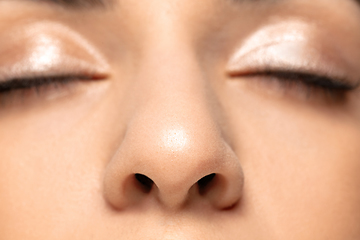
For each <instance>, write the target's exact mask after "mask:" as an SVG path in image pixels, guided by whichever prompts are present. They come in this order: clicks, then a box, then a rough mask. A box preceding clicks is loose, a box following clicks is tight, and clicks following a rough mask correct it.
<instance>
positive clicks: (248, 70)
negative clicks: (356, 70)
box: [226, 21, 358, 85]
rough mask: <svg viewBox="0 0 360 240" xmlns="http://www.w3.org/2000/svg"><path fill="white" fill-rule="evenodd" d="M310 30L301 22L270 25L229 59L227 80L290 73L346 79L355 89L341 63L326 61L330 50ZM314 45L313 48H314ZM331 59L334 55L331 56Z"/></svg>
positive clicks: (349, 75)
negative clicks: (230, 77) (265, 73)
mask: <svg viewBox="0 0 360 240" xmlns="http://www.w3.org/2000/svg"><path fill="white" fill-rule="evenodd" d="M313 35H315V34H314V33H313V32H312V31H311V26H309V24H306V23H302V22H301V21H293V22H291V21H290V22H285V23H284V22H282V23H279V24H274V25H270V26H267V27H264V28H262V29H260V30H259V31H257V32H255V33H254V34H253V35H251V36H250V37H249V38H247V39H246V40H245V41H244V42H243V44H241V46H240V48H239V49H238V50H237V51H235V54H233V56H232V57H231V58H230V61H229V62H228V65H227V66H226V71H227V73H228V75H229V76H242V75H248V74H256V73H258V72H260V73H261V72H264V71H273V72H275V71H282V70H286V71H293V72H303V73H314V74H316V75H322V76H332V78H335V79H348V80H349V81H351V82H349V84H351V85H356V84H357V82H358V79H356V77H354V76H352V75H351V71H348V69H347V68H346V65H344V62H346V61H343V59H341V57H340V56H337V57H338V59H334V58H331V57H329V54H328V53H329V52H331V50H332V49H331V45H330V46H326V47H324V46H322V47H321V48H320V47H318V46H317V44H318V45H319V44H322V43H323V42H321V41H322V39H321V38H316V37H314V36H313ZM314 43H316V44H314ZM332 55H334V53H332Z"/></svg>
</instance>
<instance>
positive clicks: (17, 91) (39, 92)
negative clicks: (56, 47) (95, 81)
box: [0, 75, 90, 104]
mask: <svg viewBox="0 0 360 240" xmlns="http://www.w3.org/2000/svg"><path fill="white" fill-rule="evenodd" d="M88 79H90V77H89V76H81V75H80V76H76V75H59V76H36V77H24V78H13V79H10V80H6V81H0V103H1V104H4V103H7V102H12V100H18V99H20V100H24V99H26V98H28V97H34V96H38V97H41V96H43V95H46V94H47V93H48V92H49V91H50V89H51V90H56V91H60V90H65V89H64V88H65V87H68V86H69V85H70V84H71V83H75V82H77V81H81V80H88Z"/></svg>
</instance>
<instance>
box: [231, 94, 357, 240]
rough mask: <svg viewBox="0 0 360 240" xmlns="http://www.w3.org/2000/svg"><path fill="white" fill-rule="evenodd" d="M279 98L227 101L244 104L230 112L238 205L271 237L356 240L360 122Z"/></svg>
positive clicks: (234, 107)
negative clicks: (240, 190) (239, 170)
mask: <svg viewBox="0 0 360 240" xmlns="http://www.w3.org/2000/svg"><path fill="white" fill-rule="evenodd" d="M245 95H246V94H245ZM240 98H241V99H240ZM283 101H284V102H281V103H280V102H277V101H274V100H271V99H266V100H264V99H260V98H259V97H257V96H255V97H254V96H250V95H249V94H248V95H247V96H243V97H239V96H236V97H235V98H234V99H232V101H231V102H232V103H235V102H237V103H244V102H246V105H244V104H241V106H235V104H232V105H234V106H232V107H231V111H230V112H232V115H231V117H230V119H231V121H232V127H233V129H235V131H234V137H235V138H236V139H237V140H236V143H237V144H236V149H237V150H236V151H237V154H238V156H239V159H240V161H241V162H242V166H243V169H244V175H245V190H244V192H245V193H246V197H245V200H244V203H245V204H249V206H248V207H249V209H251V211H253V213H254V214H255V216H262V218H260V219H261V225H262V227H263V228H265V229H269V231H271V232H272V233H273V234H274V235H275V239H283V238H284V239H288V238H289V236H297V238H296V239H353V238H352V237H354V236H357V238H358V237H359V236H360V228H359V224H358V223H359V222H360V206H359V204H358V203H359V202H360V175H359V174H358V173H359V171H360V126H359V125H358V124H357V122H356V120H352V119H350V118H349V117H346V116H345V114H343V116H341V114H338V113H335V112H334V113H332V112H331V111H327V112H326V111H323V112H321V110H319V109H318V110H315V108H313V107H312V106H310V105H307V106H299V105H296V104H294V103H286V100H285V99H284V100H283Z"/></svg>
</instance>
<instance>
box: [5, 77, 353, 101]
mask: <svg viewBox="0 0 360 240" xmlns="http://www.w3.org/2000/svg"><path fill="white" fill-rule="evenodd" d="M241 76H244V77H264V78H265V79H264V80H265V81H270V80H271V81H276V82H278V83H280V84H281V86H282V87H284V89H285V90H291V89H294V88H295V89H296V88H301V89H303V87H305V89H306V92H305V94H306V96H307V97H308V98H309V97H311V96H313V95H314V94H315V95H316V96H319V95H321V96H324V97H330V98H332V99H333V98H334V97H335V98H337V99H338V98H339V97H341V98H342V97H343V96H344V94H345V93H347V92H349V91H352V90H354V89H356V88H357V87H358V84H356V85H354V84H350V83H349V82H348V81H344V80H343V79H338V78H332V77H328V76H323V75H318V74H313V73H307V72H301V71H300V72H297V71H293V70H290V71H289V70H263V71H257V72H256V71H255V72H254V73H248V74H242V75H241ZM86 79H89V76H83V75H80V76H76V75H59V76H37V77H27V78H26V77H25V78H14V79H11V80H7V81H0V97H1V103H3V102H4V101H6V100H7V99H8V98H11V96H12V95H13V93H15V92H18V93H19V95H18V96H19V97H21V98H25V97H28V96H29V95H28V94H27V93H29V91H31V93H32V94H36V95H38V96H39V95H41V94H42V93H46V91H47V90H48V88H53V89H59V88H61V87H65V86H67V85H69V84H70V83H74V82H76V81H81V80H86ZM14 97H15V96H14ZM16 97H17V96H16Z"/></svg>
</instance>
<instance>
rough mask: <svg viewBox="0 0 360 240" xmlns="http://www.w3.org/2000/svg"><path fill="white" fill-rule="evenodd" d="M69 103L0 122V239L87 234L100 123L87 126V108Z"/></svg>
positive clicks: (97, 179)
mask: <svg viewBox="0 0 360 240" xmlns="http://www.w3.org/2000/svg"><path fill="white" fill-rule="evenodd" d="M78 100H79V99H78ZM73 101H74V99H72V101H69V103H66V101H65V102H62V103H61V104H59V105H57V104H54V105H51V108H49V109H47V108H42V109H40V108H39V109H32V111H30V112H29V113H28V115H26V116H23V114H24V113H20V115H21V116H20V115H19V117H17V116H15V115H11V118H10V117H9V118H7V117H4V116H3V118H1V119H0V122H1V124H0V132H1V137H0V146H1V151H0V176H1V178H0V199H1V201H0V239H49V238H50V239H76V237H75V236H76V233H77V232H81V231H83V232H85V233H86V232H89V231H90V230H91V229H93V227H91V225H93V223H92V222H93V220H94V219H96V217H94V216H95V214H96V213H97V211H98V210H99V206H100V207H101V206H103V204H101V203H102V202H101V201H102V199H101V194H99V193H101V187H102V185H101V183H102V181H101V180H102V171H103V169H104V165H105V161H104V159H105V156H103V155H101V154H102V152H101V151H100V149H102V150H104V148H103V146H101V144H99V137H100V139H101V137H102V135H101V134H106V133H103V132H104V131H102V132H100V126H101V125H102V124H104V121H105V119H101V120H100V121H99V122H98V123H97V124H96V125H95V124H93V122H95V121H94V118H95V115H96V114H90V113H91V112H92V111H93V110H94V105H93V104H92V102H91V101H89V100H88V101H86V102H87V104H83V102H82V101H79V102H76V104H74V103H73ZM104 115H106V114H104ZM9 116H10V115H9ZM83 119H87V120H88V121H83ZM79 123H81V124H79ZM94 136H97V137H98V138H96V137H94ZM99 202H100V203H99ZM69 234H70V236H69Z"/></svg>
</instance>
